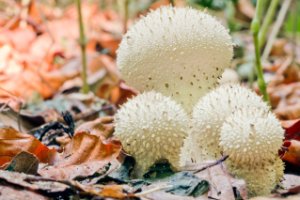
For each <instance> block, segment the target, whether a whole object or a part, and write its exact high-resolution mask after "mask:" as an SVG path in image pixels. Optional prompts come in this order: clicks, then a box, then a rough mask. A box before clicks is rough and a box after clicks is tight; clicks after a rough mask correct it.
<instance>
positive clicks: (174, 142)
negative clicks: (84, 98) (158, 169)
mask: <svg viewBox="0 0 300 200" xmlns="http://www.w3.org/2000/svg"><path fill="white" fill-rule="evenodd" d="M188 120H189V118H188V115H187V114H186V113H185V111H184V109H183V108H182V106H180V105H179V104H178V103H176V102H175V101H174V100H172V99H171V98H169V97H165V96H163V95H162V94H160V93H157V92H154V91H150V92H145V93H142V94H139V95H138V96H136V97H134V98H133V99H131V100H129V101H128V102H127V103H125V104H124V105H123V106H122V107H121V108H120V109H119V110H118V112H117V113H116V115H115V133H114V134H115V136H116V137H117V138H118V139H120V141H121V143H122V145H123V148H124V150H125V151H126V152H127V153H129V154H131V155H132V156H133V157H134V158H135V159H136V167H135V169H136V170H135V172H136V175H137V176H142V175H143V174H144V173H145V172H146V171H147V170H148V169H149V167H150V166H152V165H153V164H154V163H156V162H158V161H161V160H168V161H169V163H170V164H171V167H173V169H175V170H177V169H178V168H179V153H180V148H181V146H182V145H183V141H184V139H185V138H186V136H187V130H188Z"/></svg>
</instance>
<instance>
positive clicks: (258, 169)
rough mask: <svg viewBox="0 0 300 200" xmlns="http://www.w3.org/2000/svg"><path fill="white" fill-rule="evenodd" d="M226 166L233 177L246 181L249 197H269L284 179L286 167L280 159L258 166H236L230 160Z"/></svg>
mask: <svg viewBox="0 0 300 200" xmlns="http://www.w3.org/2000/svg"><path fill="white" fill-rule="evenodd" d="M226 164H227V168H228V170H229V172H230V173H231V174H232V175H234V176H235V177H237V178H241V179H244V180H245V181H246V184H247V189H248V195H249V197H253V196H263V195H269V194H270V193H271V191H272V190H273V189H274V188H275V186H276V185H277V184H278V183H279V182H280V180H281V179H282V177H283V170H284V165H283V162H282V160H281V159H280V158H278V157H276V158H275V159H274V160H273V161H269V162H268V163H261V164H257V165H256V166H252V165H248V164H242V165H240V164H234V163H232V162H230V161H229V160H227V161H226Z"/></svg>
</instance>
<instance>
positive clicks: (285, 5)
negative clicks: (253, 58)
mask: <svg viewBox="0 0 300 200" xmlns="http://www.w3.org/2000/svg"><path fill="white" fill-rule="evenodd" d="M291 2H292V0H285V1H284V2H283V4H282V6H281V8H280V11H279V14H278V18H277V20H276V22H275V25H274V27H273V29H272V32H271V34H270V37H269V40H268V42H267V45H266V48H265V50H264V53H263V56H262V60H266V59H267V58H268V57H269V54H270V52H271V49H272V46H273V43H274V41H275V39H276V36H277V34H278V32H279V30H280V27H281V26H282V23H283V21H284V18H285V15H286V13H287V11H288V8H289V7H290V4H291Z"/></svg>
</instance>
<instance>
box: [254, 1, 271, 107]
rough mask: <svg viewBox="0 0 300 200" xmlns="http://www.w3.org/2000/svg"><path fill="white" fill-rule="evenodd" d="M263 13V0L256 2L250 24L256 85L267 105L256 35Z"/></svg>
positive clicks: (267, 100) (267, 99) (267, 97)
mask: <svg viewBox="0 0 300 200" xmlns="http://www.w3.org/2000/svg"><path fill="white" fill-rule="evenodd" d="M262 11H263V0H257V2H256V10H255V16H254V18H253V20H252V23H251V32H252V35H253V41H254V47H255V66H256V73H257V83H258V87H259V90H260V92H261V93H262V95H263V99H264V101H265V102H267V103H269V102H270V101H269V96H268V93H267V86H266V82H265V79H264V75H263V69H262V65H261V58H260V48H259V46H260V45H259V39H258V33H259V29H260V22H261V17H262Z"/></svg>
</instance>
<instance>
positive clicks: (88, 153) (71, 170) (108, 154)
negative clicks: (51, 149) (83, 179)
mask: <svg viewBox="0 0 300 200" xmlns="http://www.w3.org/2000/svg"><path fill="white" fill-rule="evenodd" d="M120 151H121V143H120V142H119V141H115V140H111V141H105V142H103V141H102V140H101V138H100V137H99V136H96V135H91V134H89V133H87V132H78V133H76V134H75V136H74V137H73V138H72V140H71V141H70V142H69V143H68V144H67V145H66V147H65V151H64V152H63V155H62V158H61V159H60V160H59V161H58V162H56V164H55V165H54V166H48V167H45V168H42V169H40V170H39V173H40V174H41V175H42V176H43V177H49V178H55V179H64V180H70V179H73V178H75V177H77V176H89V175H92V174H94V173H95V172H96V171H98V170H99V169H101V168H102V167H104V166H105V165H106V164H108V163H109V162H110V161H111V160H113V159H115V158H116V157H117V156H118V155H119V153H120Z"/></svg>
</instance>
